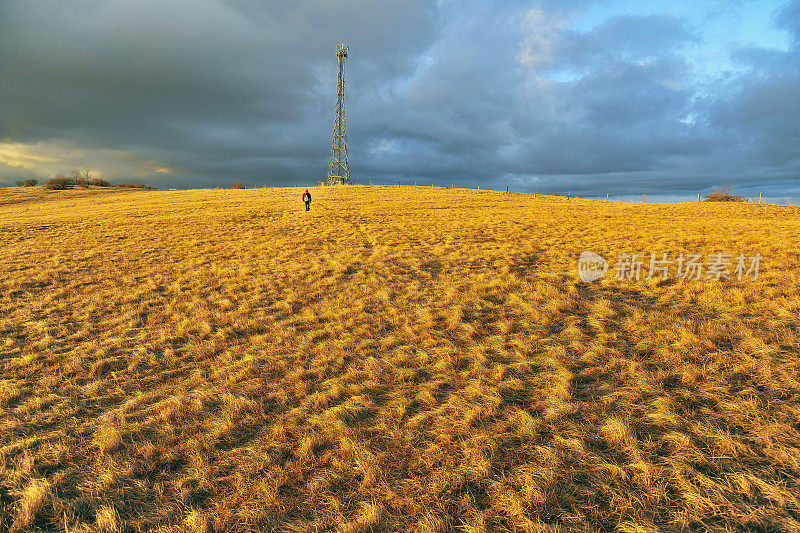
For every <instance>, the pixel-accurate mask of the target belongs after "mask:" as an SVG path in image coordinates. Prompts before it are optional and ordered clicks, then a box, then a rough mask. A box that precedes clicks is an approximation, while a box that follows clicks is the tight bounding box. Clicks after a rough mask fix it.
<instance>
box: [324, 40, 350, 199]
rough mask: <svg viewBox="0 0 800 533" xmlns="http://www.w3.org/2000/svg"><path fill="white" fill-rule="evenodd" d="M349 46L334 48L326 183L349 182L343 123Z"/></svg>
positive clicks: (345, 130)
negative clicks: (335, 72) (335, 78)
mask: <svg viewBox="0 0 800 533" xmlns="http://www.w3.org/2000/svg"><path fill="white" fill-rule="evenodd" d="M349 51H350V48H349V47H347V46H345V45H344V43H342V44H340V45H339V47H338V48H337V49H336V58H337V59H338V61H339V75H338V83H337V89H336V116H335V117H334V119H333V141H332V142H331V161H330V163H328V185H339V184H341V183H350V165H349V164H348V162H347V128H345V125H344V60H345V59H347V55H348V53H349Z"/></svg>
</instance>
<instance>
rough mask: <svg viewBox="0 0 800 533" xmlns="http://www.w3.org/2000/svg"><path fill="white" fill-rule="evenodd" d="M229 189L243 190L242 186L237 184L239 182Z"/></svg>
mask: <svg viewBox="0 0 800 533" xmlns="http://www.w3.org/2000/svg"><path fill="white" fill-rule="evenodd" d="M231 189H244V185H242V184H241V183H239V182H238V181H237V182H236V183H234V184H233V186H232V187H231Z"/></svg>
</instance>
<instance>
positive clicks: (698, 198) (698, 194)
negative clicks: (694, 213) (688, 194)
mask: <svg viewBox="0 0 800 533" xmlns="http://www.w3.org/2000/svg"><path fill="white" fill-rule="evenodd" d="M697 201H698V202H699V201H700V193H697Z"/></svg>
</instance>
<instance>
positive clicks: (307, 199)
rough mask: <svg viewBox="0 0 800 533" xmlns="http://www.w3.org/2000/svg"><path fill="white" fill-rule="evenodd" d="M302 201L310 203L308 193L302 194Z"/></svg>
mask: <svg viewBox="0 0 800 533" xmlns="http://www.w3.org/2000/svg"><path fill="white" fill-rule="evenodd" d="M303 201H304V202H308V203H311V194H310V193H309V192H308V191H306V192H304V193H303Z"/></svg>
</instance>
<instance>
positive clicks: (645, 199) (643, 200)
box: [642, 194, 647, 203]
mask: <svg viewBox="0 0 800 533" xmlns="http://www.w3.org/2000/svg"><path fill="white" fill-rule="evenodd" d="M642 203H647V197H646V196H645V195H644V194H642Z"/></svg>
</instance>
